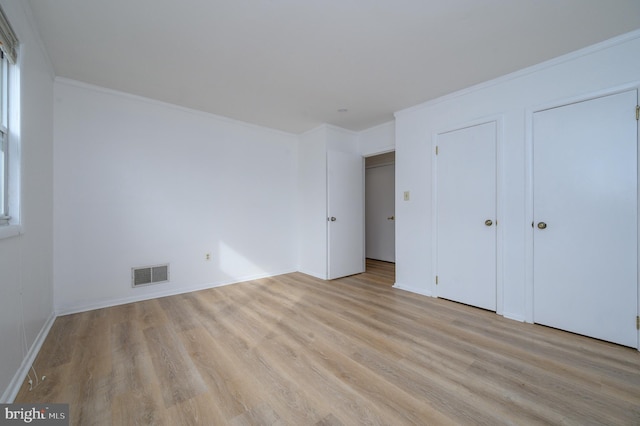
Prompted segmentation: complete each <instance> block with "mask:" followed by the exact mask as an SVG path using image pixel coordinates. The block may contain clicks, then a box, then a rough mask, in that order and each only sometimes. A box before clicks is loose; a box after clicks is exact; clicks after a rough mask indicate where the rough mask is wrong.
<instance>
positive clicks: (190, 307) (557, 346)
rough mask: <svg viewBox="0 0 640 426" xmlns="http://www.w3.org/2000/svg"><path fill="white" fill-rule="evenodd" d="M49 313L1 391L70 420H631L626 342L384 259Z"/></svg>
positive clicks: (637, 410)
mask: <svg viewBox="0 0 640 426" xmlns="http://www.w3.org/2000/svg"><path fill="white" fill-rule="evenodd" d="M369 263H370V265H369V269H370V270H369V272H367V273H365V274H361V275H356V276H352V277H348V278H344V279H339V280H335V281H321V280H318V279H315V278H312V277H309V276H307V275H304V274H301V273H293V274H287V275H282V276H278V277H275V278H268V279H261V280H256V281H251V282H247V283H241V284H235V285H230V286H226V287H219V288H215V289H211V290H205V291H200V292H196V293H190V294H184V295H178V296H172V297H167V298H162V299H156V300H150V301H145V302H139V303H133V304H129V305H123V306H118V307H113V308H107V309H100V310H96V311H91V312H85V313H80V314H75V315H68V316H63V317H60V318H58V319H57V320H56V321H55V324H54V325H53V328H52V329H51V332H50V334H49V336H48V337H47V339H46V342H45V343H44V345H43V348H42V350H41V352H40V355H39V356H38V359H37V362H36V368H37V370H38V372H39V374H41V375H42V374H45V375H46V376H47V379H46V380H45V381H44V382H43V383H41V384H40V385H39V386H38V387H37V388H36V389H35V390H33V391H32V392H29V391H28V390H27V389H26V387H24V388H23V389H22V390H21V391H20V393H19V395H18V398H17V400H16V402H36V401H37V402H67V403H70V404H71V405H70V409H71V420H72V424H76V425H83V426H84V425H92V424H96V425H109V424H113V425H132V424H153V425H163V424H164V425H181V424H194V425H250V424H255V425H270V424H277V425H359V424H389V425H403V424H421V425H438V424H485V425H499V424H517V425H529V424H575V425H587V424H605V425H634V424H635V425H638V424H640V354H639V353H638V352H637V351H635V350H633V349H629V348H624V347H620V346H616V345H613V344H609V343H605V342H601V341H597V340H592V339H589V338H586V337H582V336H576V335H573V334H569V333H564V332H561V331H558V330H554V329H550V328H545V327H541V326H536V325H531V324H522V323H519V322H516V321H510V320H507V319H504V318H502V317H500V316H498V315H496V314H494V313H491V312H487V311H483V310H480V309H474V308H471V307H468V306H464V305H460V304H456V303H453V302H448V301H445V300H441V299H433V298H428V297H424V296H420V295H416V294H412V293H408V292H404V291H402V290H397V289H393V288H391V287H390V285H391V284H392V282H393V265H392V264H384V263H379V262H369Z"/></svg>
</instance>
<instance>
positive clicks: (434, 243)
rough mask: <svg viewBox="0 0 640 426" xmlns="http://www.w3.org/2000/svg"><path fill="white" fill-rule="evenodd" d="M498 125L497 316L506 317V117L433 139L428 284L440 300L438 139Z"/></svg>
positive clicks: (493, 117)
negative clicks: (504, 307) (485, 126)
mask: <svg viewBox="0 0 640 426" xmlns="http://www.w3.org/2000/svg"><path fill="white" fill-rule="evenodd" d="M488 123H495V124H496V222H497V223H498V226H497V228H496V314H498V315H504V309H503V306H504V279H503V278H504V261H503V258H504V253H503V250H504V244H503V241H504V238H503V229H504V214H503V209H504V202H503V200H504V194H505V189H504V182H505V179H504V177H503V173H504V167H503V158H504V156H503V146H504V115H503V114H498V115H490V116H486V117H482V118H478V119H476V120H472V121H465V122H463V123H458V124H452V125H449V126H446V127H443V128H441V129H438V130H437V131H435V132H434V133H433V134H432V135H431V229H432V235H431V270H432V271H433V275H432V276H431V282H430V283H427V285H426V288H431V289H432V291H431V296H433V297H438V288H437V286H436V284H435V282H436V276H437V275H438V159H437V156H436V146H437V145H438V136H439V135H442V134H444V133H449V132H453V131H456V130H463V129H467V128H469V127H474V126H479V125H482V124H488Z"/></svg>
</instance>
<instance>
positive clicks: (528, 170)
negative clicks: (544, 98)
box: [524, 81, 640, 351]
mask: <svg viewBox="0 0 640 426" xmlns="http://www.w3.org/2000/svg"><path fill="white" fill-rule="evenodd" d="M630 90H636V91H637V94H638V96H640V81H636V82H633V83H629V84H624V85H619V86H614V87H611V88H608V89H604V90H598V91H593V92H588V93H584V94H581V95H577V96H572V97H567V98H563V99H560V100H555V101H553V102H547V103H544V104H540V105H536V106H533V107H528V108H526V110H525V150H524V162H525V164H524V169H525V223H524V227H525V246H524V249H525V253H524V254H525V276H524V278H525V283H524V284H525V297H524V299H525V300H524V303H525V317H524V321H525V322H528V323H534V306H533V298H534V282H533V263H534V259H533V235H534V234H533V233H534V229H533V227H532V226H531V224H532V223H533V221H534V219H535V218H534V217H533V207H534V206H533V138H534V135H533V118H534V115H535V113H537V112H542V111H546V110H549V109H553V108H560V107H563V106H567V105H571V104H576V103H580V102H586V101H590V100H594V99H598V98H602V97H605V96H611V95H616V94H618V93H623V92H627V91H630ZM638 102H639V103H640V99H639V100H638ZM637 125H638V133H637V145H640V122H638V124H637ZM637 152H638V154H637V155H638V158H637V161H638V203H639V205H638V211H639V212H640V147H639V149H638V150H637ZM637 221H638V236H637V240H638V245H639V250H638V253H639V254H638V257H639V258H638V262H637V263H638V265H637V268H638V282H637V283H636V285H637V290H636V293H637V298H638V300H637V306H638V311H637V312H636V315H640V214H638V218H637ZM636 349H638V350H639V351H640V330H638V347H637V348H636Z"/></svg>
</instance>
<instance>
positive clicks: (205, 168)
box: [54, 79, 298, 312]
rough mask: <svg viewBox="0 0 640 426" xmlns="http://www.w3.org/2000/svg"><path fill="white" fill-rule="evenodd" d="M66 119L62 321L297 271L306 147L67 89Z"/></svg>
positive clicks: (59, 122)
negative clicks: (144, 271) (152, 280)
mask: <svg viewBox="0 0 640 426" xmlns="http://www.w3.org/2000/svg"><path fill="white" fill-rule="evenodd" d="M54 110H55V131H54V161H55V172H54V190H55V200H54V219H55V225H56V226H55V233H54V248H55V253H54V265H55V267H54V286H55V306H56V310H57V311H59V312H70V311H76V310H84V309H89V308H94V307H98V306H106V305H112V304H117V303H123V302H126V301H130V300H140V299H143V298H150V297H155V296H158V295H161V294H173V293H177V292H185V291H191V290H194V289H199V288H205V287H211V286H215V285H220V284H226V283H232V282H238V281H243V280H248V279H253V278H257V277H263V276H269V275H275V274H280V273H286V272H291V271H294V270H296V266H297V253H296V250H297V236H296V227H295V223H296V220H297V217H296V196H297V184H296V182H297V141H298V138H297V137H296V136H295V135H291V134H287V133H283V132H279V131H274V130H270V129H266V128H262V127H258V126H253V125H248V124H244V123H240V122H235V121H231V120H227V119H223V118H221V117H216V116H213V115H208V114H204V113H199V112H195V111H191V110H186V109H183V108H179V107H175V106H172V105H167V104H162V103H158V102H154V101H150V100H146V99H143V98H139V97H134V96H130V95H126V94H122V93H116V92H111V91H106V90H102V89H99V88H96V87H91V86H86V85H82V84H80V83H76V82H73V81H68V80H60V79H58V80H56V83H55V107H54ZM206 253H211V254H212V260H211V261H206V260H205V254H206ZM160 263H169V264H170V265H171V266H170V267H171V270H170V273H171V280H170V282H169V283H162V284H157V285H153V286H147V287H139V288H136V289H133V288H132V287H131V271H130V268H131V267H138V266H147V265H155V264H160Z"/></svg>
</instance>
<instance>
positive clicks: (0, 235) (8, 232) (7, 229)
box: [0, 225, 22, 240]
mask: <svg viewBox="0 0 640 426" xmlns="http://www.w3.org/2000/svg"><path fill="white" fill-rule="evenodd" d="M20 234H22V226H20V225H5V226H0V240H2V239H5V238H11V237H16V236H18V235H20Z"/></svg>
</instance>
